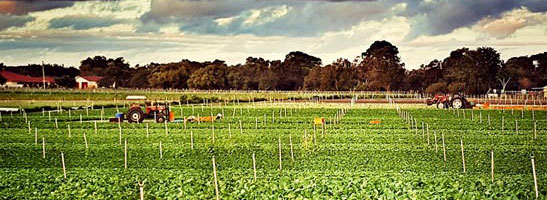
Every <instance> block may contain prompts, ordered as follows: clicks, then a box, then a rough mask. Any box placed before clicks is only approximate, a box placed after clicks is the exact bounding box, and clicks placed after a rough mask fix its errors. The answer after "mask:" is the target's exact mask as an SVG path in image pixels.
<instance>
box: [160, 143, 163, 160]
mask: <svg viewBox="0 0 547 200" xmlns="http://www.w3.org/2000/svg"><path fill="white" fill-rule="evenodd" d="M160 159H163V151H162V148H161V141H160Z"/></svg>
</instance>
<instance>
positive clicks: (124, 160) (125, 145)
mask: <svg viewBox="0 0 547 200" xmlns="http://www.w3.org/2000/svg"><path fill="white" fill-rule="evenodd" d="M123 158H124V159H123V167H124V168H125V169H127V138H126V139H125V142H124V146H123Z"/></svg>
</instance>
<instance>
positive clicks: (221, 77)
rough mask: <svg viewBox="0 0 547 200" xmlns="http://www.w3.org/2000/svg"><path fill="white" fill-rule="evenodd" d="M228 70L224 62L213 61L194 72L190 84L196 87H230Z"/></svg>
mask: <svg viewBox="0 0 547 200" xmlns="http://www.w3.org/2000/svg"><path fill="white" fill-rule="evenodd" d="M228 70H230V69H229V68H228V67H227V66H226V64H224V62H215V63H212V64H210V65H208V66H206V67H204V68H201V69H198V70H196V71H195V72H194V73H192V75H190V78H189V79H188V86H189V87H190V88H195V89H229V86H230V85H229V82H228V73H229V71H228Z"/></svg>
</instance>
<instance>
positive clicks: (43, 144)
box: [42, 137, 46, 159]
mask: <svg viewBox="0 0 547 200" xmlns="http://www.w3.org/2000/svg"><path fill="white" fill-rule="evenodd" d="M42 158H43V159H45V158H46V138H44V137H42Z"/></svg>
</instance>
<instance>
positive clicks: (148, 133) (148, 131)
mask: <svg viewBox="0 0 547 200" xmlns="http://www.w3.org/2000/svg"><path fill="white" fill-rule="evenodd" d="M148 136H150V130H149V129H148V123H146V137H147V138H148Z"/></svg>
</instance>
